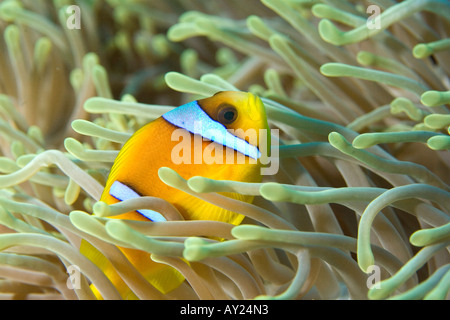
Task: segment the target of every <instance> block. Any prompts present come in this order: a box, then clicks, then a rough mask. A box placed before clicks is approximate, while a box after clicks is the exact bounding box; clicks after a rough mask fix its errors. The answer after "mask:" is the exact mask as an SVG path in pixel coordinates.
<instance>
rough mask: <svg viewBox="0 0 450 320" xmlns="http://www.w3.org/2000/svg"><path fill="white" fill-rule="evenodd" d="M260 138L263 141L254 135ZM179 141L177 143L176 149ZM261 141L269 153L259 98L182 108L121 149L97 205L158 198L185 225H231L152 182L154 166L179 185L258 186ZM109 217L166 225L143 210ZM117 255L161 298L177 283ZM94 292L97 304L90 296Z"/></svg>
mask: <svg viewBox="0 0 450 320" xmlns="http://www.w3.org/2000/svg"><path fill="white" fill-rule="evenodd" d="M261 132H264V133H265V134H264V135H261V134H260V133H261ZM180 138H183V139H182V141H181V142H180ZM199 138H200V140H199ZM262 139H265V141H264V144H265V146H267V147H268V148H267V149H270V147H269V141H270V136H269V127H268V123H267V117H266V111H265V108H264V104H263V103H262V101H261V99H259V98H258V97H256V96H254V95H252V94H250V93H245V92H235V91H224V92H219V93H216V94H215V95H214V96H212V97H209V98H206V99H201V100H196V101H192V102H189V103H187V104H184V105H182V106H180V107H177V108H175V109H173V110H171V111H169V112H167V113H165V114H164V115H162V116H161V117H159V118H158V119H156V120H154V121H152V122H150V123H148V124H146V125H145V126H143V127H142V128H141V129H140V130H138V131H137V132H136V133H135V134H134V135H133V136H132V137H131V138H130V139H129V140H128V141H127V142H126V143H125V145H124V146H123V148H122V149H121V151H120V152H119V155H118V156H117V158H116V160H115V162H114V165H113V167H112V169H111V171H110V174H109V177H108V180H107V182H106V186H105V189H104V191H103V194H102V196H101V199H100V200H101V201H103V202H106V203H107V204H113V203H116V202H118V201H124V200H127V199H130V198H134V197H139V196H153V197H159V198H162V199H164V200H167V201H168V202H170V203H171V204H173V205H174V206H175V207H176V208H177V209H178V210H179V212H180V213H181V214H182V215H183V217H184V219H186V220H217V221H222V222H227V223H231V224H234V225H238V224H240V223H241V221H242V219H243V218H244V216H243V215H241V214H238V213H235V212H231V211H227V210H225V209H222V208H220V207H217V206H215V205H212V204H210V203H208V202H205V201H203V200H200V199H198V198H196V197H194V196H191V195H189V194H187V193H185V192H183V191H180V190H177V189H175V188H172V187H170V186H168V185H166V184H165V183H164V182H162V181H161V180H160V179H159V176H158V170H159V169H160V168H161V167H169V168H172V169H173V170H175V171H176V172H178V174H180V175H181V176H182V177H183V178H184V179H189V178H191V177H194V176H203V177H207V178H211V179H216V180H235V181H243V182H260V181H261V172H260V170H261V162H260V161H259V159H260V157H261V151H260V144H261V142H262ZM199 141H200V142H199ZM239 157H241V158H240V159H241V161H239ZM242 159H244V161H242ZM224 195H225V196H227V197H231V198H234V199H238V200H241V201H245V202H252V201H253V197H252V196H246V195H241V194H236V193H224ZM111 218H114V219H129V220H142V221H149V220H150V221H154V222H160V221H166V219H165V218H164V216H163V215H162V214H160V213H158V212H156V211H152V210H143V209H142V210H137V211H133V212H127V213H125V214H121V215H119V216H114V217H111ZM120 250H121V251H122V252H123V253H124V255H125V256H126V257H127V259H128V260H129V261H130V262H131V263H132V264H133V265H134V266H135V267H136V269H137V270H138V271H139V272H140V273H141V274H142V275H143V276H144V277H145V278H146V279H147V280H148V281H149V282H150V283H151V284H152V285H153V286H154V287H155V288H157V289H158V290H159V291H160V292H162V293H163V294H165V293H168V292H170V291H172V290H173V289H175V288H177V287H178V286H179V285H180V284H181V283H182V282H183V281H184V278H183V276H182V275H181V274H180V273H179V272H178V271H176V270H175V269H173V268H172V267H170V266H167V265H163V264H160V263H156V262H154V261H152V260H151V259H150V257H149V254H148V253H147V252H143V251H140V250H136V249H129V248H120ZM81 251H82V252H83V254H85V255H86V256H87V257H88V258H90V259H91V260H92V261H93V262H94V263H96V264H97V265H98V266H99V267H100V268H101V269H102V270H103V271H104V272H105V274H106V275H107V276H108V277H109V278H110V280H111V281H112V283H113V284H114V285H115V286H116V288H117V289H118V291H119V292H120V294H121V296H122V298H124V299H133V298H136V296H135V295H134V293H133V292H132V291H131V290H130V289H129V288H128V286H127V285H126V284H125V283H124V281H123V280H122V279H121V278H120V276H119V275H118V274H117V272H116V271H115V270H114V269H113V267H112V265H111V263H109V262H108V261H107V260H106V259H105V258H104V257H103V255H101V253H100V252H98V251H97V250H96V249H95V248H93V247H92V246H91V245H90V244H88V243H86V242H85V241H84V244H83V245H82V247H81ZM93 290H94V292H95V293H96V295H97V297H100V295H99V294H98V292H97V291H96V289H95V288H93Z"/></svg>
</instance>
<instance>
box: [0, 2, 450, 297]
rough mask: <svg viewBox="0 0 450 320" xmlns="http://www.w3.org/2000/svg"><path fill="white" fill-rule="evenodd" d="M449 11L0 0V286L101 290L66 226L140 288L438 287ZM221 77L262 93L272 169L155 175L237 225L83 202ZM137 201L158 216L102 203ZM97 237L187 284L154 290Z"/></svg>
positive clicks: (445, 230) (282, 291)
mask: <svg viewBox="0 0 450 320" xmlns="http://www.w3.org/2000/svg"><path fill="white" fill-rule="evenodd" d="M72 2H73V3H72ZM77 13H80V14H81V16H80V17H77ZM448 17H450V4H449V3H448V1H445V0H406V1H402V2H396V1H393V0H372V1H347V0H344V1H334V0H322V1H319V0H317V1H313V0H261V1H256V0H254V1H245V2H242V1H208V2H207V4H206V2H202V1H183V0H171V1H164V0H161V1H139V0H109V1H106V0H105V1H100V0H99V1H95V0H94V1H89V0H78V1H69V0H59V1H56V0H55V1H44V0H42V1H27V0H22V1H19V0H5V1H3V2H2V3H1V4H0V31H1V32H2V33H3V34H4V39H3V40H2V41H0V132H1V134H0V150H1V154H2V157H1V158H0V170H1V172H2V173H3V175H1V176H0V188H1V189H0V250H1V251H0V298H4V299H11V298H12V299H91V298H94V294H93V292H92V290H91V288H90V286H89V285H90V284H93V285H95V287H96V288H97V289H98V291H99V292H100V293H101V295H102V297H103V298H104V299H119V298H120V295H119V293H118V292H117V290H116V288H115V287H114V286H113V285H112V284H111V282H110V281H109V280H108V278H107V277H106V276H105V274H103V272H101V270H100V269H99V268H97V267H96V266H95V265H94V264H93V263H92V262H91V261H90V260H89V259H87V258H86V257H85V256H83V255H82V254H81V253H80V252H79V245H80V241H81V239H85V240H87V241H88V242H90V243H91V244H92V245H94V246H95V247H96V248H97V249H99V250H100V251H101V252H102V253H103V254H104V255H105V257H106V258H107V259H108V260H109V261H110V262H111V263H112V265H113V266H114V267H115V269H116V270H117V272H118V273H119V274H120V276H121V277H122V279H123V280H124V281H125V283H126V284H127V285H128V286H129V287H130V288H131V290H132V291H133V292H134V293H135V295H136V296H137V297H138V298H140V299H255V298H259V299H367V298H369V299H386V298H389V299H446V298H448V295H449V289H450V259H449V254H448V246H449V245H450V228H449V225H450V224H449V220H450V218H449V208H450V187H449V185H448V183H449V177H450V176H449V175H448V172H449V164H450V162H449V156H450V154H449V149H450V137H449V125H450V114H449V111H448V104H450V91H447V90H449V87H450V82H449V74H450V64H449V60H448V50H449V49H450V41H449V39H448V33H449V30H450V21H449V18H448ZM77 18H78V19H80V20H79V21H78V22H79V25H78V26H77V25H76V23H74V24H73V25H70V24H69V20H70V19H75V20H76V19H77ZM71 21H72V20H71ZM72 22H73V21H72ZM75 22H76V21H75ZM71 27H72V28H71ZM446 50H447V51H446ZM223 90H236V91H240V90H242V91H250V92H253V93H255V94H257V95H259V96H260V97H261V98H262V100H263V102H264V104H265V106H266V110H267V114H268V120H269V124H270V126H271V128H273V129H278V130H279V136H278V137H277V141H278V143H277V144H276V145H275V146H273V148H274V151H277V152H278V153H279V170H278V172H277V173H276V174H273V175H266V176H264V179H263V182H262V183H259V184H256V183H242V182H237V181H216V180H211V179H207V178H204V177H194V178H191V179H189V180H184V179H183V178H182V177H180V176H179V175H178V174H177V173H176V172H175V171H173V170H171V169H168V168H161V169H160V170H159V176H160V179H161V180H162V181H164V182H165V183H166V184H168V185H170V186H172V187H175V188H178V189H180V190H182V191H184V192H187V193H189V194H192V195H195V196H196V197H199V198H201V199H204V200H206V201H208V202H210V203H213V204H215V205H218V206H221V207H223V208H226V209H230V210H232V211H235V212H238V213H242V214H243V215H245V217H246V218H245V219H244V221H243V223H242V224H241V225H239V226H233V225H230V224H226V223H221V222H217V221H183V220H182V219H181V218H180V215H179V214H178V213H177V212H176V210H175V211H174V208H173V207H172V206H171V205H170V204H169V203H167V202H165V201H163V200H162V199H158V198H153V197H142V198H139V199H132V200H127V201H123V202H120V203H117V204H114V205H106V204H105V203H103V202H99V201H98V200H99V199H100V194H101V192H102V189H103V187H102V186H103V185H104V184H105V181H106V178H107V175H108V172H109V169H110V168H111V165H112V163H113V161H114V159H115V157H116V156H117V154H118V150H119V149H120V148H121V146H122V145H123V144H124V143H125V141H127V139H128V138H129V137H130V136H131V134H132V133H133V132H135V131H136V130H137V129H138V128H140V127H141V126H142V125H144V124H145V123H147V122H149V121H151V120H153V119H155V118H157V117H159V116H161V115H162V114H163V113H165V112H166V111H168V110H171V109H172V108H173V107H176V106H178V105H181V104H183V103H185V102H188V101H191V100H194V99H197V98H201V97H207V96H210V95H212V94H214V93H216V92H218V91H223ZM275 148H276V150H275ZM219 192H237V193H241V194H247V195H253V196H255V201H254V203H253V204H247V203H243V202H239V201H237V200H233V199H230V198H226V197H224V196H222V195H220V194H219ZM143 208H148V209H153V210H156V211H159V212H161V213H163V214H164V215H165V216H166V217H169V218H168V220H169V221H167V222H155V223H153V222H140V221H139V222H138V221H126V220H117V219H108V218H107V217H109V216H112V215H117V214H120V213H124V212H128V211H130V210H135V209H143ZM219 238H220V239H219ZM116 245H120V246H127V247H130V248H135V249H139V250H143V251H146V252H148V253H149V259H152V260H154V261H157V262H160V263H164V264H167V265H170V266H172V267H174V268H175V269H177V270H178V271H180V272H181V273H182V274H183V276H184V277H185V279H186V281H184V283H183V284H182V285H181V286H180V287H179V288H177V289H175V290H173V291H172V292H169V293H167V294H165V295H163V294H162V293H160V292H159V291H158V290H156V289H155V288H154V287H152V286H151V285H150V284H149V283H148V282H147V281H145V279H143V276H142V275H141V274H139V272H138V271H137V270H136V269H135V268H134V267H133V265H132V264H131V263H130V262H129V261H128V260H127V259H126V258H125V256H124V255H123V254H122V253H121V251H120V250H119V249H118V248H117V247H116Z"/></svg>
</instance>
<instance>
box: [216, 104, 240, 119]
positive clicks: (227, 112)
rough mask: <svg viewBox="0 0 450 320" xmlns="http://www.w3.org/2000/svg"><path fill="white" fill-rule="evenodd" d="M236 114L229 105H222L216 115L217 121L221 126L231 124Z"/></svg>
mask: <svg viewBox="0 0 450 320" xmlns="http://www.w3.org/2000/svg"><path fill="white" fill-rule="evenodd" d="M237 115H238V112H237V110H236V108H235V107H234V106H232V105H231V104H227V103H225V104H223V105H221V106H220V109H219V112H218V114H217V120H218V121H219V122H220V123H222V124H231V123H233V122H234V120H236V118H237Z"/></svg>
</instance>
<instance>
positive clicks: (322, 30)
mask: <svg viewBox="0 0 450 320" xmlns="http://www.w3.org/2000/svg"><path fill="white" fill-rule="evenodd" d="M318 27H319V34H320V37H321V38H322V39H323V40H324V41H326V42H329V43H331V44H334V45H336V46H339V45H342V44H344V42H343V39H342V38H343V34H344V32H342V31H341V30H339V29H338V28H337V27H336V26H335V25H334V24H333V23H332V22H331V21H330V20H328V19H322V20H320V22H319V26H318Z"/></svg>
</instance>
